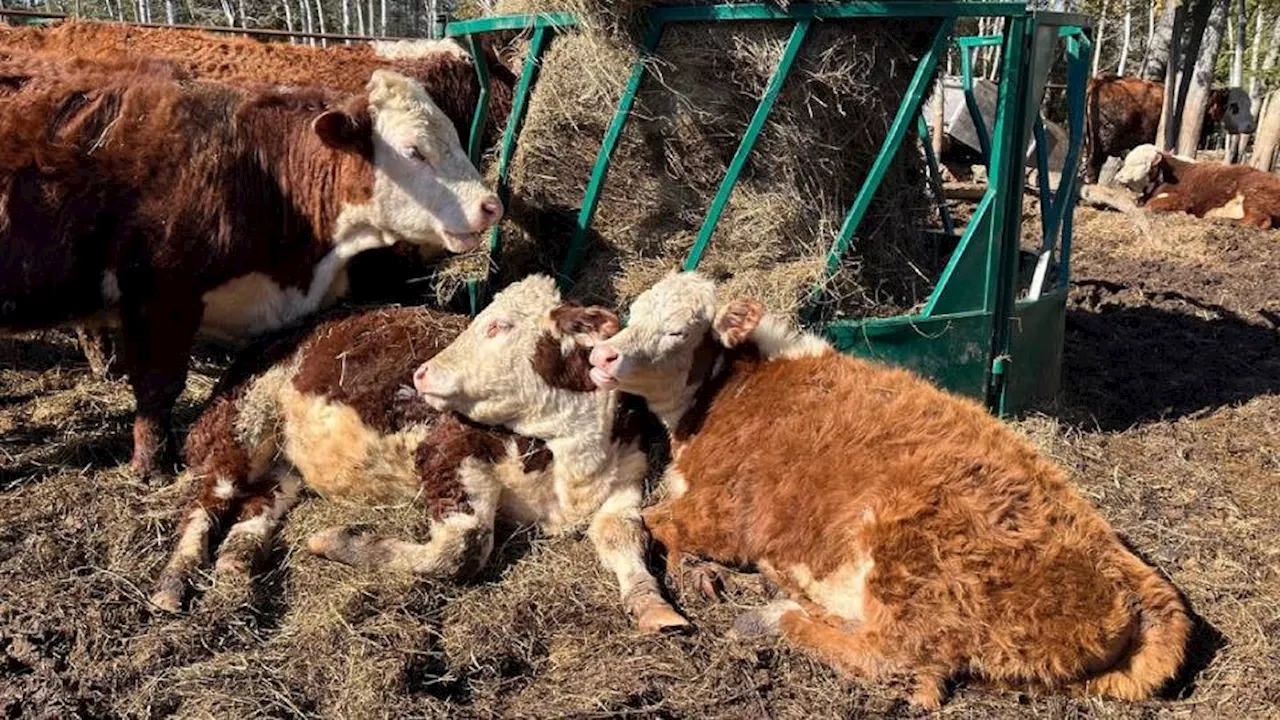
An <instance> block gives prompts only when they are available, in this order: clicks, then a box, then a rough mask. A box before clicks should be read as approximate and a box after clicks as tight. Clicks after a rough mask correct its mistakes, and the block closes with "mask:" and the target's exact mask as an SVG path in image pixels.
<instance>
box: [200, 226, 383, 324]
mask: <svg viewBox="0 0 1280 720" xmlns="http://www.w3.org/2000/svg"><path fill="white" fill-rule="evenodd" d="M389 241H390V238H388V237H387V236H385V235H383V234H381V233H379V232H376V231H371V230H366V231H365V232H360V233H353V234H351V235H349V236H348V237H346V238H344V239H343V240H342V241H341V242H339V243H338V244H337V245H335V246H334V247H333V249H331V250H330V251H329V252H328V253H327V254H326V255H325V256H324V257H323V258H321V260H320V262H318V263H316V265H315V267H314V268H312V271H311V284H310V285H309V286H308V287H307V289H306V291H305V292H303V291H302V290H299V289H298V288H293V287H281V286H280V285H279V284H278V283H276V281H275V280H273V279H271V277H270V276H268V275H267V274H265V273H260V272H253V273H249V274H248V275H241V276H240V277H237V278H234V279H232V280H228V281H227V282H225V283H223V284H222V285H219V286H218V287H216V288H214V289H213V290H210V291H209V292H207V293H205V294H204V318H203V321H202V322H201V330H202V331H203V332H205V333H206V334H208V335H212V336H214V337H218V338H222V339H225V340H233V341H234V340H244V339H247V338H251V337H254V336H256V335H261V334H263V333H266V332H271V331H273V330H279V329H280V328H282V327H285V326H287V325H290V324H292V323H295V322H297V321H298V320H300V319H302V318H304V317H306V316H308V315H311V314H313V313H315V312H316V311H317V310H319V309H320V308H322V307H325V306H327V305H329V304H331V303H333V302H334V301H336V300H337V299H338V298H339V297H341V294H342V293H345V291H346V282H345V281H346V274H345V271H346V267H347V262H348V261H350V259H351V258H353V257H355V256H356V255H358V254H359V253H361V252H364V251H365V250H371V249H373V248H377V247H385V246H386V245H387V244H388V243H389Z"/></svg>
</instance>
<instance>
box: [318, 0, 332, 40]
mask: <svg viewBox="0 0 1280 720" xmlns="http://www.w3.org/2000/svg"><path fill="white" fill-rule="evenodd" d="M316 20H317V22H318V23H319V25H320V33H321V34H324V33H326V32H328V31H327V30H326V29H325V24H324V3H323V2H321V0H316ZM320 47H329V41H328V40H325V39H323V38H321V39H320Z"/></svg>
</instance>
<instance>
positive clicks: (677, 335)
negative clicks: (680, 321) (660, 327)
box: [667, 330, 684, 340]
mask: <svg viewBox="0 0 1280 720" xmlns="http://www.w3.org/2000/svg"><path fill="white" fill-rule="evenodd" d="M667 337H668V338H670V339H672V340H681V339H683V338H684V331H683V330H672V331H671V332H669V333H667Z"/></svg>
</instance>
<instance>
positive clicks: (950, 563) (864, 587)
mask: <svg viewBox="0 0 1280 720" xmlns="http://www.w3.org/2000/svg"><path fill="white" fill-rule="evenodd" d="M591 362H592V366H593V367H592V370H591V373H592V377H593V378H594V379H595V381H596V382H597V384H599V385H600V386H602V387H608V388H617V389H619V390H622V391H625V392H631V393H635V394H638V395H640V396H641V397H644V398H645V400H646V401H647V402H648V404H649V407H650V408H651V409H652V410H654V411H655V412H656V413H657V414H658V416H659V417H660V418H661V419H662V421H663V423H664V424H665V425H666V427H667V428H668V430H669V432H670V434H671V438H672V442H673V448H672V450H673V456H674V460H673V462H672V464H671V466H669V468H668V470H667V475H666V480H665V481H666V484H667V487H666V490H667V497H666V499H664V500H663V501H662V502H660V503H659V504H657V505H655V506H653V507H651V508H649V509H647V510H646V511H645V513H644V518H645V524H646V525H647V526H648V528H649V530H650V532H651V533H652V534H653V537H654V539H656V540H658V541H659V542H660V543H662V544H663V545H664V546H665V547H666V548H667V551H668V567H673V566H675V565H676V564H677V563H675V562H673V558H678V557H679V556H680V555H681V554H682V553H689V554H693V555H697V556H702V557H705V558H709V559H711V560H714V561H717V562H722V563H729V564H735V565H749V566H755V567H757V568H758V569H760V570H761V571H763V572H764V573H765V574H766V576H767V577H768V578H769V579H770V580H771V581H773V582H774V583H776V584H777V585H779V586H781V587H782V588H784V589H785V590H786V591H787V592H788V594H789V595H790V599H787V600H784V601H779V602H776V603H772V604H770V605H768V606H766V607H765V608H763V609H761V610H757V611H753V612H751V613H748V614H747V615H745V616H743V617H742V618H740V620H739V622H738V623H736V624H735V629H736V630H737V631H738V632H739V633H743V634H753V633H761V632H764V633H774V632H781V633H782V634H783V635H784V636H785V637H786V638H787V639H789V640H790V641H791V642H793V643H795V644H796V645H798V646H800V647H802V648H805V649H808V650H810V651H812V652H814V653H816V654H817V655H819V656H820V657H822V658H823V659H825V660H826V661H828V662H830V663H831V664H833V665H835V666H836V667H837V668H840V669H841V670H843V671H845V672H847V673H849V674H851V675H854V676H858V677H862V678H867V679H874V678H879V677H884V676H906V677H908V678H913V679H914V681H915V690H914V693H913V695H912V698H913V700H914V702H916V703H918V704H920V705H922V706H925V707H936V706H937V705H939V703H940V702H941V700H942V697H943V689H944V687H945V682H946V681H947V680H948V679H950V678H952V677H955V676H957V675H973V676H976V677H978V678H983V679H987V680H990V681H994V682H997V683H1017V684H1022V683H1031V684H1038V685H1042V686H1045V687H1047V688H1049V689H1059V690H1067V691H1074V692H1084V693H1092V694H1099V695H1105V696H1111V697H1117V698H1127V699H1141V698H1147V697H1149V696H1150V695H1151V694H1152V693H1153V692H1154V691H1156V690H1157V689H1159V688H1160V687H1161V686H1162V685H1163V684H1164V683H1165V682H1166V681H1168V680H1169V679H1170V678H1171V677H1173V675H1174V674H1175V673H1176V672H1177V671H1178V669H1179V667H1180V665H1181V664H1182V661H1183V657H1184V652H1185V647H1186V643H1187V639H1188V633H1189V630H1190V621H1189V620H1188V617H1187V613H1186V609H1185V607H1184V605H1183V602H1182V600H1181V599H1180V596H1179V595H1178V592H1177V591H1176V590H1175V589H1174V587H1173V586H1172V585H1170V584H1169V583H1168V582H1167V581H1166V580H1164V579H1163V578H1162V577H1161V576H1160V575H1159V574H1158V573H1157V572H1156V571H1155V570H1153V569H1152V568H1150V567H1149V566H1147V565H1146V564H1145V563H1143V562H1142V561H1141V560H1140V559H1138V558H1137V557H1136V556H1135V555H1134V554H1133V553H1131V552H1130V551H1129V550H1127V549H1126V548H1125V546H1124V544H1123V543H1122V542H1121V541H1120V540H1119V539H1118V538H1117V537H1116V534H1115V532H1114V531H1113V530H1112V529H1111V527H1110V526H1109V525H1108V524H1107V522H1106V521H1105V520H1104V519H1103V518H1102V516H1101V515H1099V513H1098V512H1097V511H1096V510H1095V509H1094V508H1093V507H1091V506H1090V504H1089V503H1088V502H1087V501H1086V500H1084V499H1083V498H1081V497H1080V495H1079V494H1078V493H1077V492H1076V491H1075V490H1073V489H1072V488H1071V487H1070V485H1069V484H1068V483H1067V481H1066V480H1065V478H1064V477H1063V475H1062V472H1061V471H1060V470H1059V469H1058V468H1056V467H1055V466H1054V465H1053V464H1052V463H1050V462H1049V461H1047V460H1046V459H1045V458H1043V457H1042V456H1041V455H1040V454H1039V453H1038V452H1037V451H1036V450H1035V448H1034V447H1032V446H1031V445H1030V443H1028V442H1027V441H1026V440H1024V439H1022V438H1020V437H1019V436H1017V435H1016V434H1015V433H1013V432H1012V431H1011V430H1010V429H1009V428H1007V427H1006V426H1004V425H1003V424H1002V423H1000V422H999V421H998V420H996V419H995V418H993V417H991V416H990V415H988V414H987V413H986V412H985V411H984V409H983V408H982V407H981V406H980V405H979V404H977V403H976V402H972V401H970V400H967V399H962V398H960V397H957V396H955V395H951V394H949V393H946V392H943V391H941V390H939V389H937V388H935V387H934V386H932V385H930V384H929V383H927V382H925V381H924V380H922V379H921V378H919V377H918V376H916V375H914V374H912V373H910V372H908V371H905V370H899V369H893V368H889V367H885V366H881V365H877V364H873V363H870V362H867V361H864V360H860V359H856V358H853V357H849V356H845V355H841V354H838V353H835V352H834V351H833V350H832V349H831V348H830V347H829V346H826V345H825V343H823V342H822V341H821V340H819V339H817V338H815V337H812V336H805V335H799V334H796V333H795V332H794V331H792V330H790V329H788V328H785V327H780V326H779V322H778V321H777V320H775V319H773V318H770V317H765V316H764V311H763V308H762V307H761V306H760V305H759V304H758V303H756V302H754V301H750V300H739V301H735V302H731V303H729V304H727V305H725V306H723V307H718V305H717V302H716V292H715V287H714V284H713V283H712V282H710V281H709V280H706V279H704V278H701V277H699V276H698V275H696V274H689V273H686V274H680V275H675V276H672V277H669V278H667V279H664V280H663V281H661V282H659V283H658V284H657V285H655V286H654V287H653V288H651V289H650V290H648V291H647V292H645V293H644V294H642V295H641V296H640V297H639V298H637V299H636V301H635V303H634V304H633V305H632V306H631V311H630V317H629V323H628V326H627V328H626V329H625V330H622V331H621V332H620V333H618V334H617V335H615V336H613V337H612V338H610V339H609V340H607V341H605V342H603V343H599V344H597V345H596V347H595V349H594V350H593V351H592V354H591Z"/></svg>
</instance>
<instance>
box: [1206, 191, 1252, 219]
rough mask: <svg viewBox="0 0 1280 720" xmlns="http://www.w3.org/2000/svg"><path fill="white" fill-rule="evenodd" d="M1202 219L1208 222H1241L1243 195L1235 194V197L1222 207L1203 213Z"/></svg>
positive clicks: (1242, 216) (1242, 217)
mask: <svg viewBox="0 0 1280 720" xmlns="http://www.w3.org/2000/svg"><path fill="white" fill-rule="evenodd" d="M1204 217H1205V218H1206V219H1209V220H1214V219H1217V220H1243V219H1244V193H1236V196H1235V197H1233V198H1231V199H1230V200H1228V201H1227V202H1226V203H1224V204H1223V205H1222V206H1220V207H1216V208H1213V209H1212V210H1207V211H1205V214H1204Z"/></svg>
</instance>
